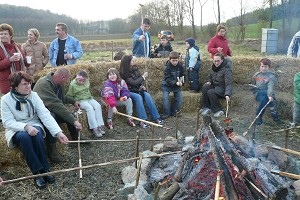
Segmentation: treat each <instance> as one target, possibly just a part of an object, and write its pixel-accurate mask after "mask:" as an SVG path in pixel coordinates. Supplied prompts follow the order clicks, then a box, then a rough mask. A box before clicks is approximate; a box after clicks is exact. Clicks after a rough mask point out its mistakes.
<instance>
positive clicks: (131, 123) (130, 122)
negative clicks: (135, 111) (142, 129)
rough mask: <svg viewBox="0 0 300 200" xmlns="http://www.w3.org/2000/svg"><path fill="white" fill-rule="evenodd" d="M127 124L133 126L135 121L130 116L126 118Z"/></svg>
mask: <svg viewBox="0 0 300 200" xmlns="http://www.w3.org/2000/svg"><path fill="white" fill-rule="evenodd" d="M127 124H128V125H129V126H132V127H135V123H134V121H133V119H132V118H128V120H127Z"/></svg>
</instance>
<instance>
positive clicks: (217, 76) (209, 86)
mask: <svg viewBox="0 0 300 200" xmlns="http://www.w3.org/2000/svg"><path fill="white" fill-rule="evenodd" d="M213 58H214V59H213V65H212V67H211V69H212V71H211V74H210V75H209V81H208V82H206V83H205V84H204V85H203V87H202V109H201V111H200V112H201V114H202V115H207V114H209V113H210V112H211V111H213V112H214V113H215V114H214V117H220V116H222V115H223V114H224V111H223V110H222V107H221V104H220V101H219V98H226V101H228V102H229V101H230V97H231V95H232V69H231V65H232V62H231V60H230V59H228V58H224V55H223V54H221V53H216V54H215V55H214V57H213Z"/></svg>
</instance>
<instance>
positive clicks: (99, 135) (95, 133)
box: [93, 128, 103, 138]
mask: <svg viewBox="0 0 300 200" xmlns="http://www.w3.org/2000/svg"><path fill="white" fill-rule="evenodd" d="M93 134H94V135H95V137H97V138H99V137H102V136H103V135H102V133H101V132H100V131H99V130H98V129H97V128H96V129H95V130H93Z"/></svg>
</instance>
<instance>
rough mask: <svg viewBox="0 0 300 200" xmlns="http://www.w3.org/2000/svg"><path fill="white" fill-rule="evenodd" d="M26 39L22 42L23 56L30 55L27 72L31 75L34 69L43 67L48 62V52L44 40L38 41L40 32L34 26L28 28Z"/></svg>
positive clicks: (37, 69)
mask: <svg viewBox="0 0 300 200" xmlns="http://www.w3.org/2000/svg"><path fill="white" fill-rule="evenodd" d="M27 34H28V35H27V37H28V39H27V41H26V42H25V43H23V44H22V49H23V51H24V53H25V56H30V57H31V64H30V66H29V67H28V73H29V74H30V75H33V74H34V73H35V72H36V71H39V70H42V69H44V67H45V66H46V65H47V63H48V62H49V53H48V49H47V47H46V44H45V43H44V42H41V41H39V38H40V32H39V31H38V30H37V29H36V28H30V29H29V30H28V32H27Z"/></svg>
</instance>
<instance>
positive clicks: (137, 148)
mask: <svg viewBox="0 0 300 200" xmlns="http://www.w3.org/2000/svg"><path fill="white" fill-rule="evenodd" d="M139 137H140V132H138V134H137V136H136V142H135V156H136V157H138V155H139V148H140V140H139V139H140V138H139ZM134 165H135V168H136V169H137V160H136V161H135V164H134Z"/></svg>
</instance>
